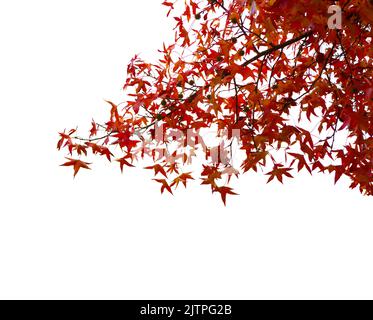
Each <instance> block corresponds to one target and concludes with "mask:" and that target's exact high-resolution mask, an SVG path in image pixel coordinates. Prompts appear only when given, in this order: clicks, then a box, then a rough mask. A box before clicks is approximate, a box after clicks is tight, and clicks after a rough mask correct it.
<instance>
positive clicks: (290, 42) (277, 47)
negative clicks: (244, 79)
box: [242, 31, 313, 67]
mask: <svg viewBox="0 0 373 320" xmlns="http://www.w3.org/2000/svg"><path fill="white" fill-rule="evenodd" d="M312 33H313V32H312V31H308V32H306V33H304V34H302V35H300V36H299V37H296V38H294V39H290V40H288V41H285V42H284V43H281V44H278V45H277V46H273V47H272V48H269V49H267V50H265V51H262V52H260V53H259V54H257V55H256V56H255V57H253V58H251V59H249V60H247V61H245V62H244V63H243V64H242V67H246V66H248V65H249V64H250V63H252V62H254V61H256V60H258V59H259V58H261V57H263V56H266V55H268V54H271V53H272V52H275V51H277V50H279V49H283V48H285V47H287V46H289V45H291V44H293V43H296V42H298V41H300V40H302V39H304V38H307V37H309V36H310V35H312Z"/></svg>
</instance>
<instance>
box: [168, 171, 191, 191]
mask: <svg viewBox="0 0 373 320" xmlns="http://www.w3.org/2000/svg"><path fill="white" fill-rule="evenodd" d="M188 180H194V178H193V177H192V176H191V172H189V173H183V174H181V175H180V176H178V177H177V178H175V179H174V180H173V181H172V183H171V187H173V186H175V187H176V188H177V187H178V185H179V183H182V184H183V185H184V187H186V186H187V182H188Z"/></svg>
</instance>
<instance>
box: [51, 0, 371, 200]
mask: <svg viewBox="0 0 373 320" xmlns="http://www.w3.org/2000/svg"><path fill="white" fill-rule="evenodd" d="M333 2H334V1H320V0H298V1H290V0H230V1H227V0H226V1H223V0H200V1H196V0H185V3H182V4H180V3H178V1H165V2H164V3H163V5H164V6H166V7H167V8H168V9H169V12H168V14H171V13H172V12H174V13H175V17H174V20H175V42H174V43H173V44H172V45H170V46H164V47H163V49H162V50H160V53H161V55H162V57H161V59H160V60H159V61H158V62H157V63H148V62H145V61H143V60H141V59H140V58H139V57H138V56H135V57H134V58H133V59H132V61H131V62H130V64H129V65H128V69H127V80H126V83H125V85H124V89H125V90H126V92H127V94H128V96H129V98H128V101H126V103H125V104H124V106H123V107H122V108H119V107H118V106H117V105H115V104H114V103H112V102H109V103H110V106H111V111H110V117H109V120H108V121H107V122H106V123H105V124H104V125H100V124H98V123H96V122H93V123H92V129H91V130H90V137H89V138H88V139H83V138H79V137H76V136H75V130H72V131H70V132H68V133H66V132H64V133H61V134H60V136H61V139H60V141H59V143H58V149H61V148H67V149H68V151H69V153H70V154H73V153H76V154H77V155H78V156H86V155H87V151H88V150H90V151H91V152H93V153H94V154H98V155H102V156H105V157H106V158H107V159H108V160H109V161H110V160H111V157H113V153H114V148H116V150H119V152H120V155H119V156H118V160H117V161H118V162H119V164H120V167H121V169H122V170H123V168H124V167H125V166H128V167H131V166H133V162H134V161H136V160H138V159H140V158H143V157H145V156H146V155H149V156H150V158H151V159H152V161H153V163H154V164H153V165H152V166H150V167H147V168H146V169H151V170H154V173H155V175H156V176H157V175H161V176H163V178H162V179H160V178H159V177H158V178H156V179H155V181H156V182H158V183H160V184H161V191H162V193H163V192H164V191H168V192H169V193H171V194H172V190H173V188H176V187H177V186H178V185H179V184H180V183H182V184H183V185H184V186H186V185H187V182H188V180H192V179H193V178H192V176H191V173H182V171H183V169H185V166H186V165H187V164H188V163H190V161H192V159H193V158H194V157H196V153H195V152H194V151H193V150H192V151H191V150H189V151H188V150H187V149H186V148H184V144H183V143H181V144H180V145H179V147H178V148H177V150H176V151H175V152H173V153H172V156H171V155H170V153H167V152H166V153H165V152H161V151H164V150H165V149H167V150H168V146H169V144H170V143H172V142H171V141H167V140H166V141H159V139H156V137H155V127H156V126H157V125H159V124H161V125H162V126H163V128H164V130H166V131H167V130H176V129H177V130H180V131H182V132H186V131H187V130H195V131H197V130H200V129H201V128H212V127H216V128H217V130H218V131H219V132H220V131H223V130H225V131H227V132H231V131H232V130H239V131H240V140H241V142H240V143H241V145H240V146H241V150H242V152H243V153H244V155H245V159H244V160H243V161H242V164H241V168H238V169H241V170H238V169H237V168H233V165H230V164H227V163H226V162H222V161H220V160H219V159H220V158H219V159H217V160H216V159H215V160H212V159H211V154H210V151H211V150H210V149H208V148H207V149H206V148H205V149H203V150H204V153H205V157H206V161H207V163H206V164H205V165H203V167H202V169H201V174H200V177H201V179H202V184H203V185H209V186H210V187H211V190H212V192H216V193H219V194H220V195H221V197H222V200H223V201H224V203H225V201H226V196H227V195H228V194H235V193H234V192H233V190H232V189H231V188H230V187H228V186H227V182H229V181H230V178H231V176H232V175H237V176H238V174H239V173H241V172H247V171H249V170H254V171H257V170H258V169H259V168H261V169H262V170H266V171H268V173H267V174H268V175H269V181H271V180H273V179H274V178H276V179H277V180H279V181H280V182H282V181H283V177H289V178H291V177H292V175H291V173H290V172H291V171H293V170H294V169H297V170H298V171H300V170H303V169H306V170H307V171H309V172H310V173H312V172H314V171H319V172H329V173H334V174H335V181H337V180H338V179H339V178H340V177H341V176H342V175H345V176H347V177H349V178H350V179H351V181H352V183H351V188H355V187H358V188H359V189H360V191H361V192H362V193H364V194H366V195H372V194H373V186H372V184H373V176H372V171H373V170H372V165H373V138H372V133H373V124H372V119H373V116H372V112H373V109H372V105H373V79H372V58H373V57H372V52H373V51H372V50H373V49H372V48H373V47H372V24H373V3H372V1H371V0H341V1H338V4H339V5H340V6H341V8H342V12H343V28H342V29H341V30H338V29H336V30H332V29H329V28H328V24H327V20H328V18H329V15H328V7H329V5H331V4H333ZM177 10H181V11H180V13H177ZM100 134H101V135H100ZM145 134H148V135H149V137H150V140H152V141H153V142H154V145H153V148H151V150H150V152H144V147H143V144H144V140H145V139H144V135H145ZM228 140H229V139H228ZM228 142H229V141H228ZM202 144H203V139H199V141H198V142H197V144H196V148H198V146H199V145H202ZM171 159H172V160H171ZM175 159H176V161H175ZM68 160H69V161H68V162H67V163H65V164H64V165H65V166H73V167H74V171H75V174H76V173H77V172H78V171H79V169H80V168H85V169H87V168H89V167H88V163H86V162H83V161H81V160H73V159H71V158H69V159H68ZM224 177H226V178H227V179H226V182H224V181H225V180H224Z"/></svg>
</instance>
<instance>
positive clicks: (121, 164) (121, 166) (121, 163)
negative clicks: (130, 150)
mask: <svg viewBox="0 0 373 320" xmlns="http://www.w3.org/2000/svg"><path fill="white" fill-rule="evenodd" d="M127 159H131V160H132V157H131V156H129V155H127V156H124V157H122V158H120V159H117V160H116V161H117V162H119V164H120V170H121V171H122V173H123V168H124V166H127V167H134V165H133V164H131V163H129V162H128V161H127Z"/></svg>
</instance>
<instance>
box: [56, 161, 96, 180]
mask: <svg viewBox="0 0 373 320" xmlns="http://www.w3.org/2000/svg"><path fill="white" fill-rule="evenodd" d="M66 159H67V160H69V161H68V162H65V163H64V164H61V166H63V167H69V166H72V167H73V168H74V177H75V176H76V175H77V173H78V172H79V170H80V169H81V168H83V169H89V170H90V169H91V168H90V167H88V166H89V165H90V164H91V163H87V162H84V161H81V160H76V159H71V158H66Z"/></svg>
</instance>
